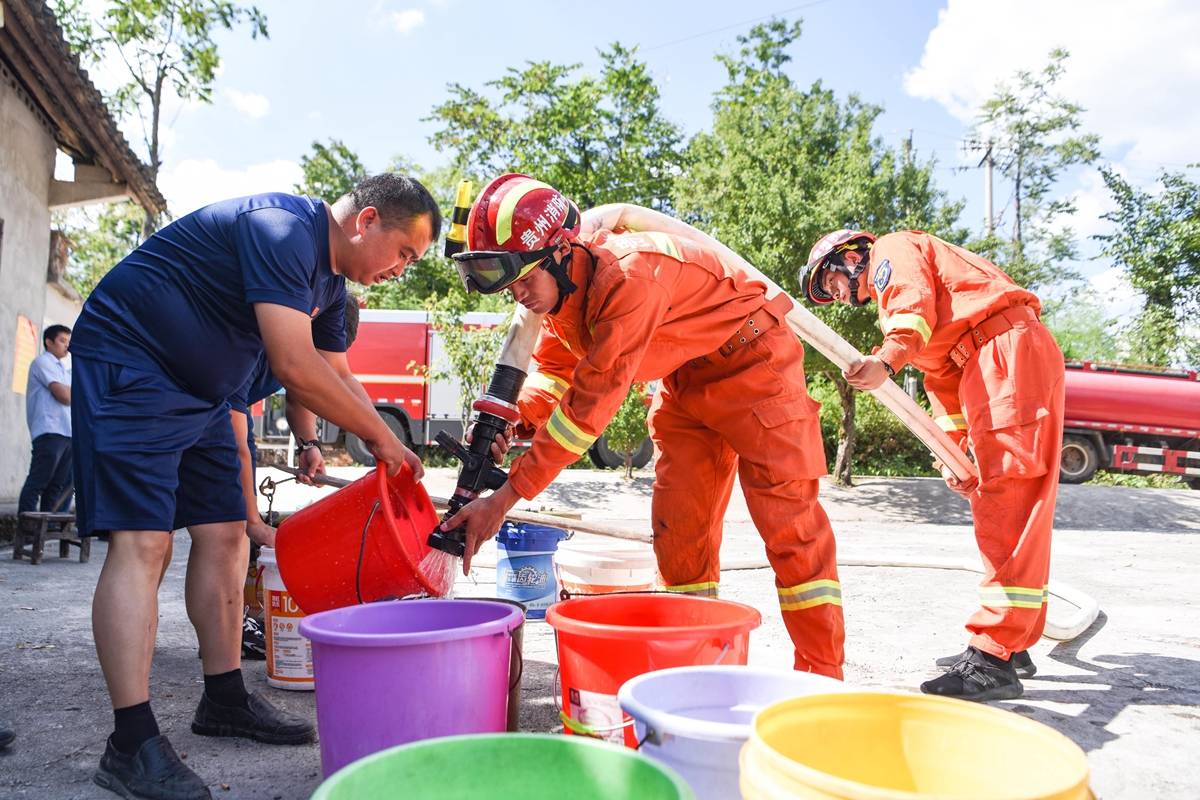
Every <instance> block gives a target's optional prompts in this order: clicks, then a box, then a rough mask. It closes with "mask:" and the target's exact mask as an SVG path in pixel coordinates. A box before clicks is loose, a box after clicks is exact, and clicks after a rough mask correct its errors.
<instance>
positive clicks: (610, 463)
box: [588, 436, 654, 469]
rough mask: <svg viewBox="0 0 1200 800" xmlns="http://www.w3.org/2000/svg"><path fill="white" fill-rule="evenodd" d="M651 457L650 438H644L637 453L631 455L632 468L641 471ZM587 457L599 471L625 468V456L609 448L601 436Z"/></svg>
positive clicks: (606, 441) (651, 443) (652, 449)
mask: <svg viewBox="0 0 1200 800" xmlns="http://www.w3.org/2000/svg"><path fill="white" fill-rule="evenodd" d="M653 455H654V443H653V442H651V441H650V437H646V438H645V439H643V440H642V444H641V446H640V447H638V449H637V452H635V453H634V454H633V466H634V467H636V468H637V469H641V468H642V467H644V466H646V465H647V464H649V463H650V458H651V457H652V456H653ZM588 457H589V458H591V459H592V463H593V464H595V465H596V466H597V467H598V468H600V469H616V468H618V467H623V466H625V456H623V455H621V454H620V453H618V452H616V451H615V450H613V449H612V448H611V447H609V446H608V440H607V439H606V438H605V437H603V436H601V437H600V438H599V439H597V440H596V441H595V443H594V444H593V445H592V446H591V448H590V449H589V450H588Z"/></svg>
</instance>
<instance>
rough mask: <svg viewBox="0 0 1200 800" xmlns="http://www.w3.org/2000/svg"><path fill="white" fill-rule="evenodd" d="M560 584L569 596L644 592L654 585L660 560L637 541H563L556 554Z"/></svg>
mask: <svg viewBox="0 0 1200 800" xmlns="http://www.w3.org/2000/svg"><path fill="white" fill-rule="evenodd" d="M554 572H555V575H556V576H557V578H558V587H559V589H560V590H563V591H565V592H566V593H567V594H568V595H571V596H574V595H584V594H609V593H611V592H642V591H650V590H652V589H653V588H654V583H655V576H656V575H657V573H658V561H657V560H656V559H655V558H654V550H653V548H651V547H650V546H649V545H644V544H638V543H637V542H577V541H574V540H572V541H569V542H563V543H562V544H561V545H559V547H558V552H556V553H555V554H554Z"/></svg>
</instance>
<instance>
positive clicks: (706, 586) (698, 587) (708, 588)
mask: <svg viewBox="0 0 1200 800" xmlns="http://www.w3.org/2000/svg"><path fill="white" fill-rule="evenodd" d="M718 586H720V583H718V582H717V581H705V582H704V583H681V584H679V585H678V586H664V587H663V588H664V589H666V590H667V591H668V592H678V593H679V594H704V595H707V596H710V597H716V596H717V587H718Z"/></svg>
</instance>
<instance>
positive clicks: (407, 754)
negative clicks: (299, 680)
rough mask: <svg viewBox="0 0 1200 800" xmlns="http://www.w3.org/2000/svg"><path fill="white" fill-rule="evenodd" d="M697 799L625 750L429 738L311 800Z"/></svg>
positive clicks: (333, 782) (494, 737) (537, 737)
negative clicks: (393, 799)
mask: <svg viewBox="0 0 1200 800" xmlns="http://www.w3.org/2000/svg"><path fill="white" fill-rule="evenodd" d="M393 797H403V798H405V800H501V798H503V799H504V800H510V798H521V800H563V798H564V797H569V798H571V800H695V795H693V794H692V790H691V789H689V788H688V785H687V784H686V783H684V782H683V779H682V778H680V777H679V776H678V775H676V774H675V773H674V772H672V771H671V770H670V769H669V768H667V767H664V766H662V765H660V764H656V763H654V762H653V761H651V760H650V759H648V758H646V757H645V756H643V755H640V754H638V753H637V752H635V751H633V750H630V749H628V748H625V747H618V746H616V745H612V744H608V743H607V742H600V741H597V740H595V739H585V738H583V737H580V736H558V735H551V734H544V733H484V734H475V735H471V736H449V737H446V738H443V739H427V740H425V741H423V742H414V743H412V744H405V745H401V746H399V747H393V748H391V749H390V750H383V751H381V752H378V753H374V754H372V755H369V756H367V757H366V758H361V759H359V760H358V761H355V762H354V763H353V764H347V765H346V766H345V767H342V768H341V769H340V770H338V771H337V772H335V773H334V774H333V775H330V776H329V778H328V779H327V780H326V781H325V782H324V783H322V784H321V785H320V786H319V787H318V788H317V791H316V794H314V795H313V796H312V800H383V799H384V798H393Z"/></svg>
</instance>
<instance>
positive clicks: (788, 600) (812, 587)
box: [775, 580, 842, 611]
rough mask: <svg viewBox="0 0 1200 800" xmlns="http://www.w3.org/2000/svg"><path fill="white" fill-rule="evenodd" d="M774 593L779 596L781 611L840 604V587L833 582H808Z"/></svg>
mask: <svg viewBox="0 0 1200 800" xmlns="http://www.w3.org/2000/svg"><path fill="white" fill-rule="evenodd" d="M775 591H776V592H777V593H778V594H779V608H780V609H781V610H783V611H801V610H803V609H805V608H812V607H813V606H820V605H835V606H840V605H841V604H842V585H841V584H840V583H838V582H837V581H834V580H819V581H809V582H808V583H801V584H799V585H798V586H784V587H780V588H778V589H776V590H775Z"/></svg>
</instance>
